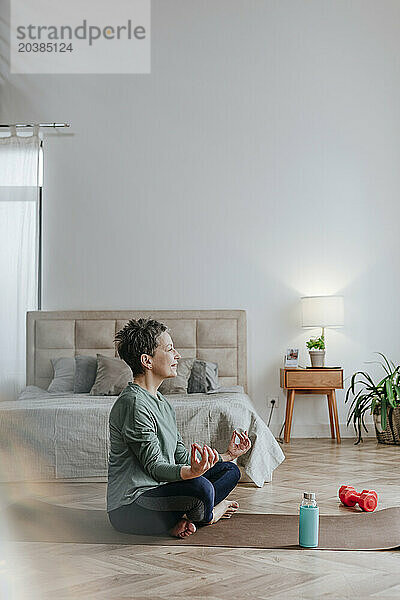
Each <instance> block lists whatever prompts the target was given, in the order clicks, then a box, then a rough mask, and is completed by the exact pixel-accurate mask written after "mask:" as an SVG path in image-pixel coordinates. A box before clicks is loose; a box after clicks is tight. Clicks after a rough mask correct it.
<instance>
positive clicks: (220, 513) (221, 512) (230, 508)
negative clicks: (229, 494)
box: [210, 500, 239, 525]
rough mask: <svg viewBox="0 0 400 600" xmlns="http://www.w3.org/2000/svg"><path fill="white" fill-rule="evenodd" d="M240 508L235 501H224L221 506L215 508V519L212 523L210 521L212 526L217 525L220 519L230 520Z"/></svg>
mask: <svg viewBox="0 0 400 600" xmlns="http://www.w3.org/2000/svg"><path fill="white" fill-rule="evenodd" d="M238 508H239V503H238V502H236V501H235V500H222V501H221V502H220V503H219V504H217V505H216V506H214V510H213V518H212V521H210V525H211V524H213V523H216V522H217V521H219V520H220V519H230V518H231V516H232V515H233V513H235V512H236V511H237V509H238Z"/></svg>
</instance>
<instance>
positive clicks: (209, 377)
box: [206, 361, 218, 392]
mask: <svg viewBox="0 0 400 600" xmlns="http://www.w3.org/2000/svg"><path fill="white" fill-rule="evenodd" d="M206 381H207V392H209V391H210V390H216V389H217V388H218V365H217V363H215V362H208V361H206Z"/></svg>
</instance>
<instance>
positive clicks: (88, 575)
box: [0, 439, 400, 600]
mask: <svg viewBox="0 0 400 600" xmlns="http://www.w3.org/2000/svg"><path fill="white" fill-rule="evenodd" d="M284 452H285V454H286V460H285V461H284V463H283V464H282V465H281V466H280V467H279V468H278V469H277V470H276V471H275V473H274V478H273V482H272V483H271V484H266V485H265V486H264V487H263V488H262V489H259V488H255V487H253V486H251V485H248V484H240V485H239V486H238V487H237V489H236V490H235V491H234V493H233V494H232V497H234V498H236V499H238V500H239V502H240V510H241V511H243V512H280V513H296V512H297V510H298V504H299V502H300V499H301V495H302V492H303V491H304V490H311V491H315V492H316V493H317V498H318V503H319V506H320V511H321V513H322V514H334V513H337V512H339V511H343V510H348V509H344V508H343V507H341V506H340V504H339V502H338V500H337V497H336V493H337V489H338V487H339V486H340V485H341V484H343V483H347V484H351V485H353V486H354V487H356V488H357V489H362V488H373V489H376V490H377V491H378V493H379V494H380V505H379V507H380V508H384V507H388V506H395V505H400V472H399V456H400V455H399V452H400V448H398V447H397V448H396V447H391V446H381V445H377V444H376V442H375V441H374V440H372V439H369V440H366V441H365V442H364V444H363V445H361V446H353V443H352V441H351V440H349V439H345V440H343V443H342V445H337V444H336V443H335V442H332V441H331V440H329V439H324V440H321V439H319V440H310V439H307V440H305V439H293V440H292V441H291V443H290V444H289V445H285V446H284ZM0 491H1V494H2V497H3V500H4V498H7V502H9V501H10V500H11V499H13V500H17V499H20V498H21V497H22V496H24V497H25V498H26V497H27V496H36V497H42V498H43V497H45V498H46V500H47V501H48V500H50V499H51V500H52V501H53V502H54V503H57V504H62V505H65V506H75V507H90V506H92V507H96V508H100V507H103V506H104V494H105V484H100V483H84V484H77V483H75V484H66V483H52V484H43V483H42V484H18V485H16V484H14V485H11V484H7V485H5V484H2V485H1V486H0ZM249 535H250V536H251V532H249ZM0 543H1V542H0ZM0 548H1V546H0ZM0 576H2V578H3V587H2V588H1V586H0V589H1V590H3V589H4V590H5V595H4V593H3V597H4V598H5V599H6V600H11V599H14V598H16V599H18V600H23V599H24V600H25V599H29V600H36V599H37V600H50V599H55V598H57V600H100V599H101V600H128V599H133V598H134V599H135V600H140V599H146V600H148V599H149V598H151V599H158V598H159V599H163V600H164V599H166V598H171V597H176V598H179V600H186V599H189V598H190V599H193V600H200V599H202V598H207V599H210V600H217V599H228V598H235V599H236V598H271V599H272V598H274V599H278V598H279V599H281V598H284V599H287V600H298V599H302V600H311V599H316V598H318V599H320V598H321V599H322V598H323V599H326V600H328V599H329V600H334V599H335V600H336V599H337V600H344V599H347V598H348V599H350V598H351V600H359V599H360V600H361V599H362V600H365V598H376V599H377V600H378V599H380V598H382V599H383V598H385V600H394V599H396V600H398V599H399V598H400V557H399V553H398V551H381V552H330V551H318V550H301V551H300V550H299V551H296V550H290V551H285V550H273V551H272V550H259V549H248V548H243V549H237V548H236V549H226V548H189V547H186V548H180V547H179V546H176V547H155V546H118V545H112V546H111V545H106V544H96V545H93V544H91V545H88V544H49V543H39V542H36V543H13V544H11V545H10V546H9V547H7V548H6V549H4V547H3V548H2V556H1V559H0ZM14 594H15V595H14Z"/></svg>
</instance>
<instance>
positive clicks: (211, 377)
mask: <svg viewBox="0 0 400 600" xmlns="http://www.w3.org/2000/svg"><path fill="white" fill-rule="evenodd" d="M218 385H219V384H218V365H217V363H214V362H209V361H206V360H200V359H198V358H196V359H195V361H194V364H193V368H192V372H191V374H190V378H189V383H188V394H199V393H200V394H206V393H207V392H210V391H213V390H216V389H218Z"/></svg>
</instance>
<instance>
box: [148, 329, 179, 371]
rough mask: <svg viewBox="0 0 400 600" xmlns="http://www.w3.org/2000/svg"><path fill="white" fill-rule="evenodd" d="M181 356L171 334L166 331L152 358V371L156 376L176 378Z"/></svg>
mask: <svg viewBox="0 0 400 600" xmlns="http://www.w3.org/2000/svg"><path fill="white" fill-rule="evenodd" d="M180 358H181V355H180V354H179V352H178V351H177V350H175V348H174V343H173V341H172V338H171V336H170V335H169V333H167V332H166V331H164V332H163V333H162V334H161V335H160V336H159V338H158V346H157V348H156V349H155V351H154V354H153V356H152V371H153V373H154V375H157V376H158V377H162V378H163V379H167V378H169V377H176V374H177V368H178V360H179V359H180Z"/></svg>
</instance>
